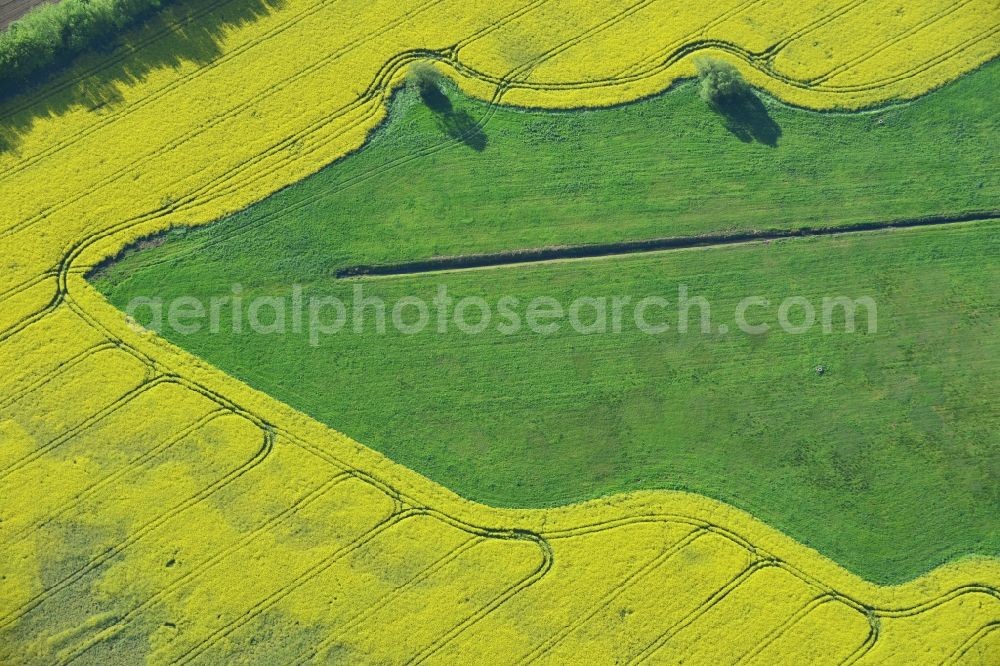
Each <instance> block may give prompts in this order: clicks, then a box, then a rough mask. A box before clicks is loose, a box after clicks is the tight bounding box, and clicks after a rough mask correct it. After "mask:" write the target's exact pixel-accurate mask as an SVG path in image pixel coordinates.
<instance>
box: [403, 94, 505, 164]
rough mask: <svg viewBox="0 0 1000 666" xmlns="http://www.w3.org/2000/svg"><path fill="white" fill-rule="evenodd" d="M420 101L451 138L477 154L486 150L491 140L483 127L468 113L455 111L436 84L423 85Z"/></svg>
mask: <svg viewBox="0 0 1000 666" xmlns="http://www.w3.org/2000/svg"><path fill="white" fill-rule="evenodd" d="M420 99H421V101H422V102H423V103H424V105H426V106H427V108H428V109H430V110H431V111H432V112H433V113H434V115H435V117H436V118H437V121H438V126H439V127H440V128H441V130H442V131H443V132H444V133H445V134H446V135H447V136H448V137H449V138H451V139H454V140H455V141H460V142H462V143H464V144H465V145H466V146H468V147H469V148H472V149H473V150H475V151H476V152H477V153H481V152H483V151H484V150H486V146H487V145H488V144H489V139H488V138H487V137H486V133H485V132H484V131H483V128H482V126H481V125H480V124H479V122H478V121H477V120H476V119H475V118H473V117H472V116H471V115H469V113H468V112H466V111H461V110H457V109H455V107H454V105H453V104H452V103H451V100H450V99H448V96H447V95H445V94H444V91H442V90H441V88H440V87H439V86H438V85H437V84H436V83H433V82H424V83H422V84H421V85H420Z"/></svg>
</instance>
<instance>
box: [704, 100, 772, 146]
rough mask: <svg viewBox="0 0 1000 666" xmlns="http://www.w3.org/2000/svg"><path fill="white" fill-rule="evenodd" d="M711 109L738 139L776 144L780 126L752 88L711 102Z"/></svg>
mask: <svg viewBox="0 0 1000 666" xmlns="http://www.w3.org/2000/svg"><path fill="white" fill-rule="evenodd" d="M712 109H713V110H714V111H715V112H716V113H718V114H719V115H720V116H721V117H722V120H723V123H724V124H725V126H726V129H727V130H729V131H730V132H732V134H733V135H735V136H736V138H738V139H739V140H740V141H742V142H744V143H753V142H754V141H757V142H758V143H762V144H764V145H765V146H770V147H772V148H776V147H777V146H778V139H780V138H781V127H780V126H779V125H778V123H776V122H775V121H774V119H773V118H771V114H769V113H768V112H767V107H765V106H764V103H763V102H762V101H760V98H759V97H757V95H755V94H754V93H753V91H752V90H747V91H745V92H743V93H741V94H739V95H733V96H730V97H727V98H725V99H724V100H722V101H719V102H716V103H713V104H712Z"/></svg>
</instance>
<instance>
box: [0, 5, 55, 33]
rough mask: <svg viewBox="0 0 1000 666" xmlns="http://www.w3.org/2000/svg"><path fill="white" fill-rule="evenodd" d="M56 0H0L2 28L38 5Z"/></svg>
mask: <svg viewBox="0 0 1000 666" xmlns="http://www.w3.org/2000/svg"><path fill="white" fill-rule="evenodd" d="M50 2H56V0H0V30H6V29H7V26H8V25H10V24H11V23H13V22H14V21H16V20H17V19H19V18H21V17H22V16H24V15H25V14H27V13H28V12H29V11H31V10H32V9H33V8H35V7H37V6H38V5H45V4H48V3H50Z"/></svg>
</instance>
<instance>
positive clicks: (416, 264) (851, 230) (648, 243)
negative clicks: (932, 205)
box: [334, 210, 1000, 279]
mask: <svg viewBox="0 0 1000 666" xmlns="http://www.w3.org/2000/svg"><path fill="white" fill-rule="evenodd" d="M997 218H1000V210H988V211H974V212H969V213H961V214H957V215H931V216H927V217H918V218H908V219H902V220H891V221H886V222H859V223H856V224H845V225H841V226H836V227H800V228H797V229H787V230H786V229H772V230H763V231H747V232H738V233H732V234H711V235H702V236H668V237H664V238H649V239H644V240H635V241H622V242H618V243H595V244H588V245H561V246H552V247H540V248H529V249H524V250H513V251H505V252H495V253H491V254H466V255H458V256H451V257H432V258H430V259H421V260H417V261H407V262H399V263H392V264H375V265H364V266H350V267H348V268H342V269H339V270H337V271H336V272H335V273H334V275H335V277H337V278H339V279H350V278H366V277H405V276H411V275H421V274H424V273H439V272H445V271H461V270H473V269H479V268H499V267H503V266H520V265H525V264H541V263H551V262H557V261H566V260H571V259H598V258H606V257H625V256H630V255H637V254H653V253H658V252H665V251H670V250H685V249H692V248H702V247H718V246H727V245H747V244H750V243H759V242H763V241H771V240H783V239H786V238H807V237H812V236H841V235H845V234H857V233H865V232H874V231H886V230H891V229H914V228H918V227H933V226H946V225H950V224H962V223H968V222H982V221H986V220H993V219H997Z"/></svg>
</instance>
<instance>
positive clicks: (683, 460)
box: [94, 65, 1000, 582]
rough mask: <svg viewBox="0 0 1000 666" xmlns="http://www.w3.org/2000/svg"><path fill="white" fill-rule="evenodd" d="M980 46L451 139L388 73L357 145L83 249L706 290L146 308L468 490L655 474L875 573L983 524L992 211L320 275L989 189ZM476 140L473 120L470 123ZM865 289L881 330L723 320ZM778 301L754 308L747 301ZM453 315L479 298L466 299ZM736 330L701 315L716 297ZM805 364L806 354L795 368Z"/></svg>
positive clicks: (998, 452)
mask: <svg viewBox="0 0 1000 666" xmlns="http://www.w3.org/2000/svg"><path fill="white" fill-rule="evenodd" d="M998 79H1000V67H998V66H996V65H992V66H988V67H986V68H984V69H983V70H981V71H979V72H977V73H975V74H973V75H970V76H968V77H966V78H964V79H962V80H960V81H959V82H957V83H955V84H953V85H951V86H949V87H947V88H945V89H942V90H940V91H938V92H936V93H934V94H932V95H930V96H928V97H925V98H923V99H921V100H919V101H917V102H915V103H913V104H910V105H907V106H901V107H898V108H891V109H887V110H883V111H880V112H878V113H872V114H864V115H832V114H816V113H809V112H804V111H798V110H793V109H788V108H786V107H782V106H780V105H777V104H775V103H773V102H770V101H766V104H767V108H768V111H769V113H770V116H771V118H772V119H773V122H774V123H776V124H777V125H778V126H780V128H781V136H780V138H779V139H778V142H777V146H776V147H771V146H768V145H762V144H760V143H757V142H751V143H744V142H743V141H741V140H740V139H738V138H737V137H735V136H734V135H732V134H731V133H729V132H728V131H727V130H726V129H725V127H723V125H722V123H721V122H720V121H719V119H718V117H716V116H715V115H713V114H712V113H711V112H710V111H709V110H708V109H707V108H706V106H705V104H704V103H703V102H701V101H700V100H699V99H698V97H697V94H696V89H695V87H694V86H693V85H691V84H686V85H682V86H680V87H679V88H678V89H676V90H673V91H671V92H668V93H667V94H664V95H662V96H659V97H656V98H653V99H650V100H647V101H644V102H640V103H637V104H634V105H630V106H626V107H622V108H618V109H612V110H604V111H588V112H572V113H544V112H523V111H516V110H509V109H495V110H494V109H488V108H487V107H485V106H484V105H482V104H479V103H476V102H472V101H468V100H465V99H464V98H461V97H460V96H459V95H457V94H456V93H453V92H452V93H451V97H452V103H454V105H455V108H454V109H453V110H452V112H451V113H452V114H456V115H455V117H459V116H458V114H462V113H467V114H469V115H470V116H472V117H476V118H483V119H485V118H488V121H487V122H486V123H485V126H484V129H483V134H484V135H485V136H478V137H476V140H475V141H468V142H455V141H448V140H447V139H446V137H445V131H444V130H443V129H442V125H443V124H446V123H445V121H444V120H443V117H444V116H443V114H442V113H435V112H433V111H431V110H429V109H428V108H427V107H426V106H424V105H423V104H421V103H420V102H419V100H418V99H417V96H416V95H414V94H410V93H407V94H402V95H400V96H399V97H398V98H397V99H396V102H395V104H394V107H393V111H392V115H391V119H390V122H389V123H388V124H387V125H386V126H385V127H384V128H383V129H382V130H380V131H379V132H378V133H377V134H376V135H375V136H374V137H373V139H372V141H371V142H370V143H369V144H368V145H367V146H366V147H365V149H364V150H362V151H361V152H359V153H358V154H356V155H353V156H350V157H348V158H346V159H345V160H343V161H341V162H340V163H338V164H335V165H333V166H331V167H330V168H328V169H326V170H324V171H322V172H321V173H319V174H317V175H316V176H314V177H312V178H310V179H308V180H306V181H304V182H303V183H300V184H298V185H296V186H294V187H292V188H289V189H287V190H285V191H282V192H280V193H278V194H276V195H275V196H273V197H271V198H270V199H268V200H266V201H264V202H262V203H260V204H258V205H256V206H254V207H252V208H250V209H249V210H247V211H244V212H242V213H239V214H237V215H234V216H232V217H230V218H228V219H226V220H223V221H221V222H219V223H217V224H214V225H212V226H210V227H207V228H204V229H199V230H193V231H183V230H178V231H175V232H172V233H171V234H169V235H168V238H167V242H165V243H164V244H162V245H160V246H158V247H153V248H150V249H147V250H144V251H142V252H136V253H130V254H128V255H126V256H125V257H124V258H123V259H122V260H121V261H120V262H118V263H116V264H114V265H111V266H109V267H107V268H105V269H103V270H102V271H101V272H100V273H99V274H98V275H97V276H96V277H95V278H94V280H95V283H96V284H97V286H98V287H99V288H100V289H101V290H102V291H104V293H106V294H107V296H108V298H109V299H110V300H111V302H113V303H114V304H116V305H118V306H119V307H123V308H124V307H125V306H126V304H127V303H128V302H129V301H130V300H131V299H132V298H133V297H135V296H147V297H153V296H155V297H161V298H163V299H170V298H173V297H175V296H182V295H191V296H196V297H199V298H201V299H202V300H203V301H205V302H208V300H209V299H210V298H211V297H213V296H225V295H227V294H229V293H230V287H231V285H233V284H234V283H239V284H241V285H242V287H243V290H244V299H245V300H249V299H251V298H253V297H254V296H259V295H272V296H277V297H281V296H287V295H288V293H289V290H290V287H291V285H292V284H302V285H304V288H305V293H306V296H307V297H308V296H309V295H332V296H336V297H340V298H342V299H343V300H345V301H350V300H351V298H352V296H351V294H352V292H353V290H354V288H355V287H356V286H357V285H359V284H360V285H363V287H364V290H365V293H366V295H368V296H379V297H381V298H383V299H385V300H386V301H387V302H389V303H390V304H391V303H392V302H394V301H395V300H396V299H398V298H400V297H403V296H416V297H421V298H424V299H426V300H427V301H430V300H431V299H432V298H433V297H434V295H435V293H436V291H437V289H438V286H439V285H446V286H447V288H448V290H449V292H450V293H451V294H452V295H453V296H454V297H456V298H461V297H465V296H481V297H484V298H486V299H487V300H489V301H491V302H495V301H496V300H497V299H498V298H500V297H501V296H509V297H515V298H518V299H520V301H521V302H522V303H526V302H527V301H529V300H530V299H531V298H533V297H536V296H551V297H555V298H557V299H559V300H560V301H561V302H563V303H569V302H571V301H572V300H573V299H574V298H578V297H581V296H589V297H604V296H608V297H613V296H618V295H627V296H631V297H633V298H635V299H639V298H642V297H646V296H665V297H666V298H668V299H670V300H671V301H674V300H676V297H677V290H678V287H679V286H680V285H686V286H687V288H688V290H689V293H690V294H691V295H692V296H701V297H704V298H706V299H707V300H708V301H709V302H710V303H711V307H712V322H713V328H712V332H711V333H709V334H702V333H700V332H697V331H692V332H689V333H687V334H681V333H679V332H677V331H675V330H672V331H670V332H668V333H666V334H663V335H655V336H652V335H647V334H645V333H642V332H639V331H637V330H635V329H634V327H628V326H626V327H625V329H624V330H623V331H622V332H621V333H617V334H615V333H609V334H606V335H600V334H597V335H581V334H578V333H575V332H574V331H572V330H569V328H568V327H567V326H563V327H562V328H561V329H560V331H559V332H557V333H554V334H551V335H538V334H535V333H531V332H529V331H526V330H522V331H521V332H519V333H516V334H513V335H504V334H502V333H500V332H498V331H497V330H496V328H495V327H493V326H491V327H490V328H488V329H487V330H486V331H485V332H484V333H482V334H480V335H475V336H469V335H465V334H462V333H459V332H455V333H452V334H448V335H441V334H438V333H436V332H435V331H434V330H428V331H426V332H423V333H420V334H416V335H403V334H401V333H399V332H395V331H393V330H392V328H391V327H390V329H389V331H390V332H389V333H388V334H386V335H378V334H375V332H374V331H372V330H371V329H369V332H368V333H366V334H361V335H358V334H353V333H351V332H349V331H344V332H341V333H339V334H337V335H330V336H326V337H323V338H322V340H321V344H319V345H318V346H311V345H310V344H309V340H308V335H307V333H306V332H302V333H299V334H294V333H291V334H288V335H263V336H262V335H255V334H252V333H249V332H244V333H241V334H235V333H232V332H231V327H230V326H228V325H227V324H228V323H229V322H228V320H227V318H226V317H225V313H224V316H223V326H222V330H223V331H229V332H228V333H225V334H218V335H213V334H209V333H207V332H202V333H198V334H194V335H182V334H180V333H178V332H176V331H170V330H166V331H164V335H165V336H166V337H167V338H168V339H171V340H172V341H174V342H176V343H178V344H180V345H181V346H184V347H185V348H187V349H190V350H191V351H192V352H194V353H195V354H197V355H199V356H201V357H203V358H205V359H207V360H209V361H210V362H212V363H214V364H216V365H217V366H219V367H220V368H222V369H224V370H226V371H228V372H230V373H232V374H233V375H235V376H237V377H239V378H242V379H244V380H245V381H247V382H248V383H249V384H251V385H253V386H255V387H257V388H259V389H261V390H263V391H266V392H268V393H270V394H271V395H274V396H276V397H277V398H279V399H281V400H283V401H285V402H287V403H288V404H290V405H292V406H294V407H296V408H298V409H301V410H302V411H304V412H306V413H308V414H311V415H312V416H314V417H316V418H317V419H319V420H321V421H323V422H325V423H328V424H330V425H331V426H333V427H335V428H337V429H338V430H341V431H343V432H345V433H347V434H348V435H351V436H352V437H354V438H356V439H358V440H359V441H361V442H363V443H364V444H367V445H369V446H371V447H373V448H375V449H377V450H379V451H382V452H384V453H386V454H387V455H388V456H389V457H391V458H393V459H394V460H396V461H398V462H400V463H402V464H404V465H407V466H409V467H412V468H413V469H416V470H417V471H419V472H421V473H423V474H425V475H427V476H429V477H430V478H432V479H434V480H436V481H438V482H440V483H442V484H444V485H446V486H448V487H450V488H452V489H453V490H455V491H456V492H458V493H460V494H462V495H464V496H466V497H470V498H472V499H475V500H479V501H483V502H487V503H491V504H499V505H510V506H544V505H553V504H563V503H566V502H571V501H575V500H580V499H584V498H588V497H594V496H599V495H605V494H608V493H613V492H619V491H627V490H634V489H640V488H678V489H685V490H691V491H695V492H698V493H703V494H706V495H709V496H712V497H716V498H719V499H722V500H725V501H727V502H730V503H732V504H734V505H736V506H738V507H741V508H744V509H746V510H748V511H750V512H752V513H754V514H755V515H756V516H758V517H759V518H761V519H762V520H764V521H765V522H767V523H769V524H771V525H774V526H775V527H777V528H779V529H782V530H783V531H785V532H787V533H789V534H790V535H791V536H793V537H795V538H797V539H799V540H801V541H803V542H805V543H807V544H809V545H811V546H813V547H815V548H817V549H818V550H819V551H820V552H822V553H824V554H825V555H827V556H829V557H831V558H833V559H835V560H837V561H838V562H840V563H842V564H843V565H845V566H847V567H848V568H850V569H851V570H853V571H855V572H857V573H858V574H860V575H862V576H865V577H867V578H869V579H872V580H875V581H879V582H892V581H900V580H904V579H909V578H912V577H913V576H915V575H917V574H919V573H921V572H923V571H925V570H927V569H929V568H931V567H933V566H935V565H936V564H939V563H941V562H943V561H945V560H947V559H949V558H951V557H954V556H956V555H960V554H962V553H969V552H984V553H991V554H994V555H996V554H1000V526H998V521H997V519H996V516H997V515H1000V492H998V489H997V485H996V482H995V479H996V478H997V476H998V474H1000V446H998V444H1000V436H998V434H997V433H1000V407H998V406H997V403H996V400H995V396H996V395H997V394H998V393H1000V391H998V389H1000V380H998V379H997V375H998V370H1000V367H998V366H1000V363H998V359H1000V343H998V340H1000V336H998V332H1000V304H998V298H997V289H996V285H997V284H1000V261H998V259H1000V256H998V248H1000V225H998V224H996V223H993V222H982V223H970V224H962V225H953V226H949V227H946V228H944V227H942V228H932V227H928V228H922V229H915V230H907V231H892V232H876V233H866V234H851V235H844V236H837V237H825V238H819V237H817V238H808V239H794V240H786V241H778V242H772V243H755V244H749V245H743V246H729V247H716V248H703V249H697V250H684V251H675V252H665V253H658V254H643V255H633V256H630V257H617V258H606V259H600V260H582V261H567V262H555V263H548V264H536V265H531V266H515V267H506V268H498V269H489V270H474V271H459V272H449V273H437V274H425V275H417V276H400V277H394V278H378V279H366V280H361V281H351V280H337V279H336V278H334V277H333V275H334V274H335V272H336V271H337V270H338V269H340V268H343V267H346V266H352V265H357V264H376V263H382V262H396V261H404V260H412V259H420V258H426V257H430V256H438V255H456V254H463V253H472V252H492V251H500V250H512V249H518V248H530V247H537V246H543V245H558V244H576V243H599V242H613V241H621V240H629V239H640V238H648V237H657V236H673V235H700V234H712V233H726V232H732V231H736V230H752V229H758V230H759V229H779V228H796V227H800V226H807V227H828V226H836V225H842V224H849V223H852V222H858V221H869V220H892V219H900V218H907V217H915V216H924V215H931V214H944V213H961V212H966V211H972V210H989V209H995V208H997V207H998V202H1000V179H998V178H997V167H996V163H995V155H996V154H997V147H998V146H997V139H996V137H997V136H998V133H997V116H996V114H995V112H994V110H993V108H992V104H991V101H992V99H993V97H994V96H995V95H994V94H993V93H992V92H991V91H993V90H995V89H996V86H997V83H1000V81H998ZM470 143H473V144H475V145H473V146H470V145H469V144H470ZM754 295H760V296H764V297H767V298H770V299H771V300H772V301H773V302H775V303H777V302H779V301H781V300H782V299H784V298H786V297H789V296H803V297H806V298H808V299H809V300H810V301H811V302H814V303H816V304H817V309H818V307H819V306H818V304H819V302H820V301H821V299H822V298H823V297H824V296H830V297H836V296H841V295H844V296H849V297H851V298H859V297H864V296H870V297H872V298H873V299H874V300H875V301H876V302H877V304H878V330H877V332H876V333H874V334H870V335H866V334H865V328H866V327H865V326H864V325H862V326H860V332H859V333H855V334H847V333H844V332H839V331H840V328H841V327H840V324H842V322H841V321H840V320H835V321H834V323H835V324H837V326H835V327H834V328H835V330H834V332H833V333H831V334H824V333H823V331H822V330H820V329H819V327H816V328H814V329H812V330H810V331H809V332H807V333H804V334H802V335H791V334H788V333H785V332H782V331H780V330H772V331H771V332H770V333H768V334H766V335H757V336H751V335H747V334H745V333H742V332H740V331H737V330H736V327H735V326H734V325H733V322H732V319H733V312H734V310H735V308H736V304H737V302H738V301H739V300H740V299H741V298H743V297H746V296H754ZM758 312H759V313H760V314H759V317H758V318H760V319H763V320H766V321H767V322H768V323H770V324H772V326H774V325H775V321H774V314H775V313H774V311H773V309H772V310H769V311H764V310H760V311H758ZM473 318H474V317H473ZM720 324H725V325H727V326H729V328H730V330H729V332H727V333H720V332H719V329H718V326H719V325H720ZM820 365H822V366H825V368H826V369H827V370H826V372H825V374H822V375H820V374H818V373H817V372H816V368H817V366H820Z"/></svg>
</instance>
